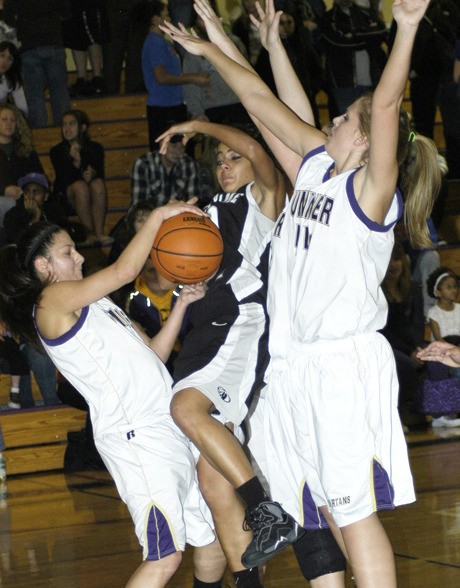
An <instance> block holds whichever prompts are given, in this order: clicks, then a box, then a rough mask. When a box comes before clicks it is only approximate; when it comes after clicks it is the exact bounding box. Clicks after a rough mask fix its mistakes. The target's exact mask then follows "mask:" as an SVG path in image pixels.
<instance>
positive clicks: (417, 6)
mask: <svg viewBox="0 0 460 588" xmlns="http://www.w3.org/2000/svg"><path fill="white" fill-rule="evenodd" d="M428 4H429V0H395V2H394V3H393V16H394V19H395V21H396V22H397V27H398V28H397V32H396V37H395V41H394V45H393V49H392V51H391V54H390V56H389V58H388V62H387V64H386V66H385V69H384V71H383V73H382V76H381V78H380V81H379V83H378V85H377V88H376V90H375V92H374V96H373V99H372V108H371V137H370V138H369V137H368V138H367V139H368V141H369V161H368V165H367V169H366V172H365V174H364V181H363V186H362V189H361V193H360V195H359V196H358V198H359V203H360V206H361V208H362V209H363V211H364V212H365V213H366V214H367V215H368V216H369V217H370V218H372V219H373V220H376V221H377V222H383V220H384V218H385V215H386V212H387V210H388V208H389V206H390V204H391V201H392V198H393V194H394V191H395V187H396V182H397V178H398V162H397V160H396V151H397V145H398V134H399V114H400V109H401V104H402V101H403V97H404V91H405V88H406V82H407V78H408V75H409V67H410V59H411V53H412V47H413V45H414V40H415V35H416V33H417V28H418V25H419V22H420V20H421V19H422V18H423V15H424V14H425V11H426V9H427V7H428Z"/></svg>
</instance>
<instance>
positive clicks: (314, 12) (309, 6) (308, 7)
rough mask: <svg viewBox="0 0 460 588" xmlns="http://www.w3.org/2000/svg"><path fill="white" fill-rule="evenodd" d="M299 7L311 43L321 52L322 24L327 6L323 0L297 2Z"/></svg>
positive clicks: (299, 0) (301, 0)
mask: <svg viewBox="0 0 460 588" xmlns="http://www.w3.org/2000/svg"><path fill="white" fill-rule="evenodd" d="M297 6H298V10H299V13H300V17H301V19H302V23H303V26H304V28H305V30H306V31H308V35H309V40H310V43H311V44H312V45H313V47H314V48H315V49H316V50H317V51H318V52H320V41H321V29H320V22H321V19H322V18H323V16H324V15H325V13H326V5H325V4H324V2H323V0H297Z"/></svg>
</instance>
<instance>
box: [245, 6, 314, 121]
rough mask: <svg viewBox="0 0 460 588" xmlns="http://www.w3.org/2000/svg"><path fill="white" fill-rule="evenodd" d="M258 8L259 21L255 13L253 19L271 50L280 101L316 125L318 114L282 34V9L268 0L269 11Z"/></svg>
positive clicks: (263, 43) (266, 46)
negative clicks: (289, 55)
mask: <svg viewBox="0 0 460 588" xmlns="http://www.w3.org/2000/svg"><path fill="white" fill-rule="evenodd" d="M257 11H258V13H259V20H257V19H256V18H255V17H254V16H253V15H252V14H251V15H250V16H249V18H250V19H251V21H252V23H253V24H254V25H255V26H257V27H258V29H259V35H260V40H261V43H262V45H263V46H264V47H265V49H266V50H267V51H268V53H269V56H270V65H271V69H272V72H273V77H274V79H275V84H276V91H277V92H278V96H279V98H280V100H282V101H283V102H284V104H286V105H287V106H289V108H290V109H291V110H293V111H294V112H295V113H296V114H297V116H299V117H300V118H301V119H302V120H304V121H305V122H307V123H308V124H310V125H312V126H315V117H314V114H313V110H312V108H311V104H310V100H309V98H308V96H307V95H306V93H305V90H304V89H303V87H302V84H301V83H300V80H299V78H298V77H297V74H296V73H295V71H294V68H293V67H292V63H291V60H290V59H289V57H288V54H287V53H286V49H285V48H284V45H283V43H282V41H281V37H280V34H279V24H280V18H281V15H282V14H283V12H282V10H278V11H275V6H274V0H267V1H266V6H265V11H264V10H263V9H262V7H261V6H260V4H259V2H257Z"/></svg>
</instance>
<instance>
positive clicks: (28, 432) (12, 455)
mask: <svg viewBox="0 0 460 588" xmlns="http://www.w3.org/2000/svg"><path fill="white" fill-rule="evenodd" d="M85 419H86V412H84V411H81V410H78V409H76V408H71V407H70V406H65V405H62V406H53V407H45V408H34V409H30V410H15V411H9V412H2V413H1V416H0V423H1V425H2V432H3V438H4V440H5V445H6V450H5V451H4V452H3V455H4V457H5V461H6V469H7V473H8V476H10V475H12V474H28V473H31V472H43V471H49V470H59V469H62V467H63V463H64V452H65V449H66V447H67V433H68V432H69V431H80V430H81V429H82V428H83V427H84V426H85Z"/></svg>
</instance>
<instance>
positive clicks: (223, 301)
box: [190, 182, 275, 324]
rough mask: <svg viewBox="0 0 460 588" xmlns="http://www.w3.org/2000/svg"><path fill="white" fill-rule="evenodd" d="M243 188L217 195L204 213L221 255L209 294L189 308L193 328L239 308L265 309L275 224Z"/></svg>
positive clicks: (246, 186) (247, 189)
mask: <svg viewBox="0 0 460 588" xmlns="http://www.w3.org/2000/svg"><path fill="white" fill-rule="evenodd" d="M253 183H254V182H251V183H249V184H246V185H245V186H242V187H241V188H240V189H238V191H237V192H231V193H230V192H227V193H221V194H216V195H215V196H214V198H213V200H212V202H211V204H210V205H209V206H207V207H206V209H205V210H206V211H207V212H208V213H209V214H210V216H211V220H212V221H213V222H214V223H215V224H216V225H217V226H218V227H219V229H220V232H221V234H222V238H223V241H224V254H223V258H222V262H221V264H220V267H219V269H218V271H217V273H216V275H215V276H214V277H213V278H211V279H210V280H209V281H208V292H207V294H206V296H205V297H204V298H203V299H202V300H198V301H197V302H195V303H194V304H193V305H191V307H190V318H191V322H192V324H197V322H200V321H205V320H206V321H209V319H210V318H212V317H220V316H222V314H223V313H229V314H232V313H233V314H237V313H238V305H239V304H244V303H248V302H256V303H257V302H258V303H260V304H262V305H263V306H264V308H265V305H266V284H267V277H268V255H269V244H270V239H271V236H272V230H273V227H274V225H275V223H274V221H272V220H271V219H269V218H268V217H266V216H265V215H264V214H263V213H262V212H261V211H260V208H259V206H258V204H257V203H256V201H255V200H254V197H253V195H252V193H251V187H252V185H253Z"/></svg>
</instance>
